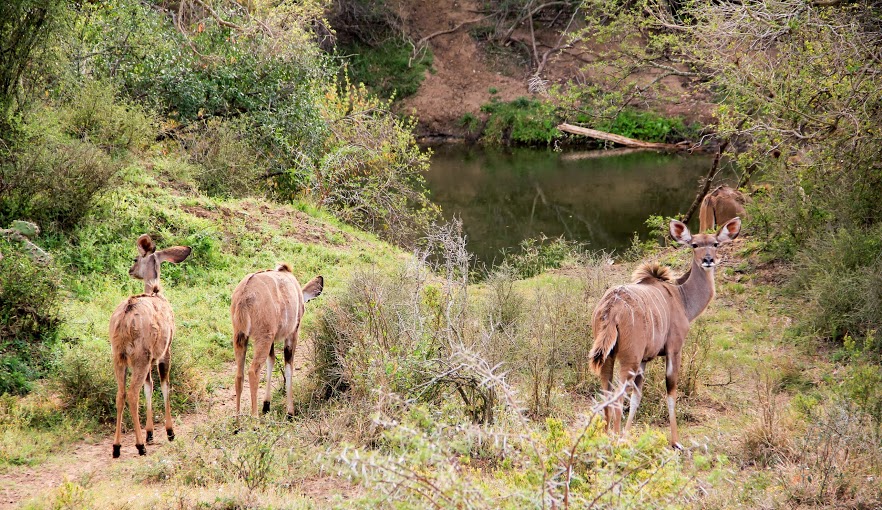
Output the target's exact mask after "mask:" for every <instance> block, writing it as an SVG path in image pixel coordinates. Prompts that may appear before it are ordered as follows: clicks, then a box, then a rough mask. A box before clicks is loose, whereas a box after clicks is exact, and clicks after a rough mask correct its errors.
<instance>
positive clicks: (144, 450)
mask: <svg viewBox="0 0 882 510" xmlns="http://www.w3.org/2000/svg"><path fill="white" fill-rule="evenodd" d="M135 448H137V449H138V455H147V448H144V445H142V444H136V445H135Z"/></svg>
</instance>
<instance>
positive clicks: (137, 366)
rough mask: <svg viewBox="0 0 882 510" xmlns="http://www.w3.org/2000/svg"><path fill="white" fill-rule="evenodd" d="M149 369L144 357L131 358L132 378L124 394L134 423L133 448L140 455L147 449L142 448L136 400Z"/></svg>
mask: <svg viewBox="0 0 882 510" xmlns="http://www.w3.org/2000/svg"><path fill="white" fill-rule="evenodd" d="M149 371H150V360H148V359H144V358H140V359H135V360H132V380H131V382H129V391H128V393H127V395H126V397H127V398H128V401H129V413H130V414H131V415H132V423H133V424H134V425H135V448H137V449H138V454H140V455H146V454H147V449H146V448H144V437H143V436H142V435H141V417H140V416H139V414H140V413H139V412H138V401H139V400H140V396H141V387H142V386H143V385H144V381H145V380H146V379H147V373H148V372H149Z"/></svg>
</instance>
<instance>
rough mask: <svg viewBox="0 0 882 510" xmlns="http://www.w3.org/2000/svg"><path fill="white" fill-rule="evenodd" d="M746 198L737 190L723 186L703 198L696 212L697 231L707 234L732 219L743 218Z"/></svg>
mask: <svg viewBox="0 0 882 510" xmlns="http://www.w3.org/2000/svg"><path fill="white" fill-rule="evenodd" d="M745 202H747V197H745V196H744V193H741V192H740V191H738V190H737V189H732V188H730V187H729V186H726V185H723V186H719V187H717V188H716V189H715V190H713V191H711V192H710V193H708V194H707V195H705V196H704V199H703V200H702V201H701V209H700V210H699V211H698V223H699V227H698V231H699V233H704V232H707V231H708V230H712V229H715V228H717V225H722V224H723V223H726V222H727V221H729V220H731V219H732V218H744V215H745V213H746V211H745V210H744V204H745Z"/></svg>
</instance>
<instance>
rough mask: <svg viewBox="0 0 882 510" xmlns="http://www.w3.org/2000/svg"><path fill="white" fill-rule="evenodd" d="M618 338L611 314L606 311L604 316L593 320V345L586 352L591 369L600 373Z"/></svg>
mask: <svg viewBox="0 0 882 510" xmlns="http://www.w3.org/2000/svg"><path fill="white" fill-rule="evenodd" d="M618 340H619V331H618V328H617V327H616V324H615V321H614V319H613V316H612V314H610V313H607V314H606V316H605V317H600V318H599V320H595V321H594V347H592V348H591V352H590V353H589V354H588V357H589V359H590V361H589V363H590V364H591V370H593V371H594V372H595V373H598V374H599V373H600V369H601V367H603V364H604V363H605V362H606V359H607V358H609V355H610V354H611V353H612V351H613V349H615V347H616V342H618Z"/></svg>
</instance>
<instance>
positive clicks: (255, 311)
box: [230, 264, 324, 417]
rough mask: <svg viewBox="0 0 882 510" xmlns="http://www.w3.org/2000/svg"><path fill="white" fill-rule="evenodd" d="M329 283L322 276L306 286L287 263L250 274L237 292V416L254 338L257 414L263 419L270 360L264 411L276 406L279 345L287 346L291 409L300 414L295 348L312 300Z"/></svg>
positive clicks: (251, 374) (251, 375)
mask: <svg viewBox="0 0 882 510" xmlns="http://www.w3.org/2000/svg"><path fill="white" fill-rule="evenodd" d="M323 286H324V279H323V278H322V277H321V276H316V277H315V278H313V279H312V280H310V281H309V283H307V284H306V285H304V286H303V288H302V289H301V288H300V283H299V282H298V281H297V278H295V277H294V274H293V273H292V272H291V267H290V266H288V265H287V264H282V265H280V266H279V267H277V268H276V269H275V270H267V271H259V272H257V273H251V274H249V275H248V276H246V277H245V278H244V279H243V280H242V281H241V282H239V285H237V286H236V290H234V291H233V302H232V305H231V306H230V314H231V315H232V318H233V347H234V348H235V350H236V414H239V413H240V410H241V402H242V385H243V382H244V379H245V374H244V372H245V351H246V349H247V348H248V339H249V338H253V339H254V359H252V360H251V367H250V368H249V369H248V388H249V390H250V391H251V414H253V415H254V416H257V386H258V384H259V378H260V371H261V369H262V368H263V363H264V361H265V362H266V363H267V369H266V393H265V396H264V399H263V412H264V413H266V412H267V411H269V408H270V400H271V398H272V381H273V363H274V362H275V360H276V355H275V342H276V340H282V341H283V342H284V354H285V410H286V411H287V413H288V417H291V416H293V414H294V398H293V395H292V393H291V391H292V389H291V384H292V381H291V378H292V376H293V374H294V349H295V348H297V337H298V335H299V331H300V321H301V320H302V319H303V313H304V311H305V310H306V307H305V306H304V305H305V304H306V302H307V301H309V300H311V299H313V298H315V297H317V296H319V295H320V294H321V293H322V287H323Z"/></svg>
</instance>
